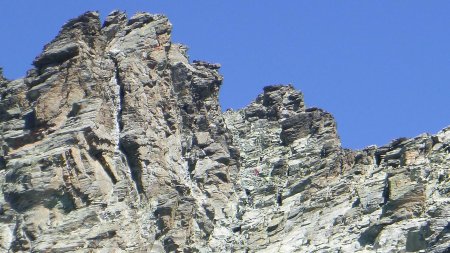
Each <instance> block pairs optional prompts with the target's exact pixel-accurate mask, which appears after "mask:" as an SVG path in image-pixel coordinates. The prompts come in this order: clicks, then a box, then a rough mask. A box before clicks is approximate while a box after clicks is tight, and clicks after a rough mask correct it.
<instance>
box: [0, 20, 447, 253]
mask: <svg viewBox="0 0 450 253" xmlns="http://www.w3.org/2000/svg"><path fill="white" fill-rule="evenodd" d="M171 27H172V26H171V24H170V22H169V21H168V19H167V18H166V17H165V16H163V15H152V14H148V13H138V14H136V15H135V16H133V17H131V18H130V19H128V18H127V17H126V15H125V14H124V13H123V12H120V11H114V12H112V13H111V14H110V15H109V16H108V17H107V18H106V19H105V22H104V24H103V25H101V24H100V19H99V15H98V14H97V13H95V12H87V13H85V14H83V15H81V16H80V17H78V18H75V19H73V20H70V21H69V22H67V23H66V24H65V25H64V26H63V28H62V29H61V32H60V33H59V34H58V36H57V37H56V38H55V39H54V40H53V41H52V42H51V43H49V44H48V45H46V46H45V48H44V51H43V53H42V54H41V55H40V56H38V57H37V58H36V60H35V61H34V66H35V68H34V69H32V70H30V71H29V72H28V74H27V76H26V77H25V78H23V79H18V80H14V81H10V80H6V79H5V78H4V77H3V75H2V74H1V71H0V129H1V135H0V185H1V188H0V248H1V250H0V251H2V252H3V251H4V252H367V251H377V252H408V251H424V252H446V251H448V249H449V247H450V238H449V230H450V229H449V228H450V225H449V222H448V221H449V217H450V208H449V206H450V205H449V199H450V181H449V180H450V176H449V172H448V167H449V161H450V128H449V127H448V128H446V129H444V130H442V131H441V132H439V133H438V134H436V135H434V136H430V135H426V134H425V135H421V136H418V137H416V138H413V139H405V138H401V139H397V140H395V141H393V142H392V143H390V144H389V145H386V146H384V147H380V148H377V147H375V146H371V147H368V148H366V149H364V150H361V151H351V150H347V149H343V148H341V146H340V141H339V137H338V135H337V130H336V123H335V121H334V119H333V117H332V115H331V114H329V113H327V112H325V111H323V110H321V109H317V108H307V107H306V106H305V104H304V101H303V94H302V93H301V92H299V91H296V90H295V89H294V88H293V86H292V85H273V86H267V87H265V88H264V90H263V93H262V94H261V95H259V96H258V97H257V98H256V100H255V101H254V102H252V103H251V104H250V105H249V106H247V107H245V108H243V109H241V110H238V111H232V110H229V111H227V112H222V111H221V108H220V105H219V102H218V93H219V88H220V86H221V83H222V76H221V75H220V74H219V73H218V69H219V68H220V65H219V64H211V63H207V62H204V61H194V62H193V63H190V61H189V59H188V57H187V53H186V51H187V47H186V46H183V45H179V44H173V43H172V42H171V40H170V33H171Z"/></svg>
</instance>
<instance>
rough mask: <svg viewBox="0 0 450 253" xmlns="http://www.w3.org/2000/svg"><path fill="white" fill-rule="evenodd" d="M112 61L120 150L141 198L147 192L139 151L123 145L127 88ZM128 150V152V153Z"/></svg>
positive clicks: (117, 66)
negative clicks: (143, 181)
mask: <svg viewBox="0 0 450 253" xmlns="http://www.w3.org/2000/svg"><path fill="white" fill-rule="evenodd" d="M110 58H111V60H112V61H113V63H114V78H115V81H116V85H117V86H118V87H119V97H118V98H119V101H118V103H117V104H118V105H117V114H116V120H117V125H118V127H119V128H118V143H117V145H118V150H119V151H120V152H121V153H122V154H123V155H124V157H125V160H126V163H127V165H128V167H129V168H130V173H131V179H132V180H133V182H134V184H135V187H136V191H137V192H138V194H139V196H140V195H142V194H144V196H145V192H144V187H143V185H142V168H141V166H140V165H139V162H138V161H137V160H138V155H137V150H132V151H134V152H130V151H129V148H128V149H127V148H125V146H124V143H123V137H122V136H121V135H122V131H123V129H124V123H123V118H122V114H123V108H124V101H125V87H124V84H123V82H122V78H121V76H120V67H119V61H118V60H117V59H116V58H115V57H113V56H111V57H110ZM127 150H128V151H127Z"/></svg>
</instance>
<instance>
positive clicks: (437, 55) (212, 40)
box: [0, 0, 450, 148]
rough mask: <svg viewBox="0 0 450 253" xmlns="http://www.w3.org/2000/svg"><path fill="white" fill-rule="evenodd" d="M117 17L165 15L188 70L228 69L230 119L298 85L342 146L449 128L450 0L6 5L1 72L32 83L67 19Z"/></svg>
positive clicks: (0, 6) (0, 19)
mask: <svg viewBox="0 0 450 253" xmlns="http://www.w3.org/2000/svg"><path fill="white" fill-rule="evenodd" d="M114 9H121V10H125V11H127V13H128V14H129V15H132V14H133V13H135V12H136V11H148V12H152V13H164V14H166V15H167V16H168V17H169V18H170V19H171V22H172V23H173V25H174V30H173V40H174V41H175V42H182V43H184V44H187V45H188V46H189V47H190V51H189V54H190V56H191V60H194V59H202V60H207V61H211V62H218V63H221V64H222V69H221V73H222V74H223V75H224V77H225V81H224V85H223V87H222V92H221V97H220V99H221V103H222V106H223V109H226V108H234V109H237V108H241V107H243V106H245V105H247V104H248V103H249V102H250V101H251V100H253V99H254V98H255V97H256V96H257V95H258V94H259V93H260V92H261V91H262V87H263V86H265V85H269V84H278V83H285V84H287V83H292V84H294V85H295V87H296V88H297V89H300V90H301V91H303V92H304V94H305V100H306V104H307V106H316V107H320V108H323V109H325V110H327V111H329V112H331V113H332V114H333V115H334V116H335V118H336V120H337V122H338V130H339V134H340V136H341V139H342V142H343V145H344V147H351V148H362V147H364V146H367V145H370V144H377V145H383V144H387V143H388V142H389V141H390V140H392V139H393V138H397V137H403V136H404V137H413V136H416V135H418V134H420V133H423V132H430V133H435V132H437V131H439V130H440V129H442V128H443V127H445V126H447V125H450V98H449V96H450V1H448V0H442V1H433V0H426V1H425V0H422V1H416V0H378V1H361V0H345V1H344V0H343V1H336V0H329V1H324V0H314V1H313V0H308V1H306V0H295V1H293V0H289V1H287V0H285V1H283V0H279V1H265V0H259V1H242V0H228V1H211V0H195V1H186V0H171V1H167V0H166V1H163V0H161V1H154V0H139V1H137V0H134V1H133V0H126V1H125V0H109V1H100V0H99V1H61V0H43V1H30V0H14V1H1V3H0V10H1V14H2V15H0V31H1V37H0V38H1V39H0V66H3V67H4V70H5V74H6V75H7V77H9V78H17V77H20V76H23V75H24V74H25V72H26V70H27V69H29V68H30V63H31V62H32V60H33V59H34V57H35V56H37V55H38V54H39V52H40V51H41V49H42V47H43V46H44V44H46V43H47V42H49V41H50V40H51V39H52V38H53V37H54V36H55V35H56V34H57V32H58V31H59V29H60V27H61V25H62V24H64V22H66V21H67V20H68V19H70V18H73V17H76V16H78V15H79V14H81V13H83V12H85V11H87V10H99V11H100V13H101V15H102V17H103V18H104V17H105V16H106V15H107V14H108V13H109V12H110V11H112V10H114Z"/></svg>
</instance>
